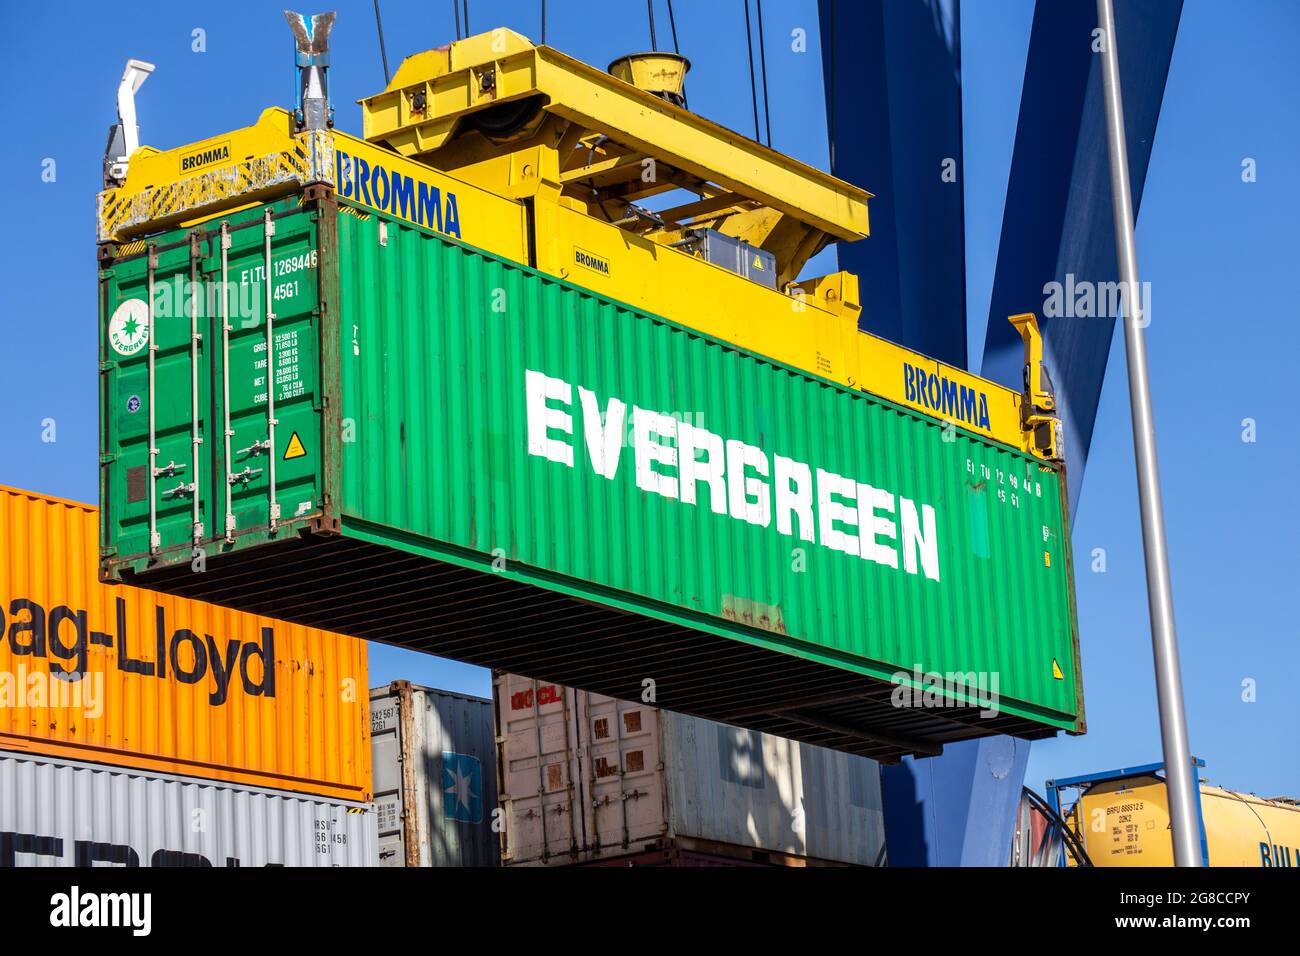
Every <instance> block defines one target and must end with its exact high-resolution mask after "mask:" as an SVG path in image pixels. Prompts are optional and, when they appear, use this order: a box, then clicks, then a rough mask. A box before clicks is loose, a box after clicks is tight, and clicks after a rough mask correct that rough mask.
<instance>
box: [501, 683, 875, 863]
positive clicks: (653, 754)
mask: <svg viewBox="0 0 1300 956" xmlns="http://www.w3.org/2000/svg"><path fill="white" fill-rule="evenodd" d="M493 686H494V695H495V705H496V709H497V728H498V737H497V741H498V752H497V757H498V767H499V771H500V774H501V781H500V786H501V805H502V809H503V818H504V830H505V840H504V858H503V862H504V863H505V864H506V865H507V866H568V865H588V866H593V865H595V866H599V865H606V866H647V865H648V866H664V865H670V866H735V865H741V866H745V865H750V866H752V865H784V866H819V865H863V866H876V865H881V864H883V863H884V862H885V836H884V820H883V814H882V811H881V803H880V771H879V766H878V764H877V763H876V762H875V761H874V760H869V759H867V758H865V757H857V756H853V755H851V754H845V753H841V752H838V751H834V750H827V749H826V748H823V747H817V746H813V745H811V744H807V743H800V742H798V741H793V740H787V739H785V738H782V737H775V736H772V735H770V734H763V733H759V732H757V731H752V730H745V729H742V728H739V727H733V726H730V725H728V724H720V723H715V722H713V721H709V720H703V719H700V718H698V717H690V716H687V715H685V714H679V713H674V712H670V711H666V710H660V709H658V708H656V707H653V706H650V705H647V704H644V703H634V702H629V701H623V700H615V699H613V698H611V697H603V696H601V695H599V694H592V693H587V692H586V691H581V690H574V689H573V688H570V687H565V686H562V685H559V684H553V683H547V682H545V681H536V680H532V679H530V678H527V677H519V676H517V675H514V674H502V673H498V674H496V675H495V677H494V680H493Z"/></svg>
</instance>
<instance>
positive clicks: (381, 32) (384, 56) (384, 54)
mask: <svg viewBox="0 0 1300 956" xmlns="http://www.w3.org/2000/svg"><path fill="white" fill-rule="evenodd" d="M375 26H376V27H377V28H378V29H379V56H380V58H381V59H382V60H383V61H384V86H387V85H388V84H389V82H390V80H391V77H390V76H389V73H388V50H387V49H385V48H384V21H383V20H381V19H380V18H379V0H375Z"/></svg>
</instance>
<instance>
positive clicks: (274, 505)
mask: <svg viewBox="0 0 1300 956" xmlns="http://www.w3.org/2000/svg"><path fill="white" fill-rule="evenodd" d="M274 235H275V220H274V219H272V218H271V210H269V209H268V210H267V211H266V219H265V227H264V240H265V243H266V444H265V446H264V447H265V448H266V474H267V478H268V482H269V486H270V487H269V491H268V494H270V496H271V510H270V528H271V533H272V534H274V533H275V532H276V530H277V529H278V528H279V526H280V503H279V501H277V500H276V497H275V426H276V425H278V424H279V422H277V421H276V420H275V384H276V382H275V375H276V368H275V312H274V310H273V309H272V300H273V297H274V291H275V282H274V279H273V276H274V272H273V270H272V263H271V237H272V236H274Z"/></svg>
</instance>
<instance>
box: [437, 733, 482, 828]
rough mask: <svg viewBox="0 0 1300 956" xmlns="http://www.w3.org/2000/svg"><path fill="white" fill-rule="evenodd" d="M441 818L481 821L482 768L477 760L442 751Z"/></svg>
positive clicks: (470, 821)
mask: <svg viewBox="0 0 1300 956" xmlns="http://www.w3.org/2000/svg"><path fill="white" fill-rule="evenodd" d="M442 815H443V816H444V817H446V818H447V819H448V820H456V821H458V822H461V823H482V822H483V765H482V764H481V763H480V762H479V759H478V758H477V757H471V756H470V755H469V754H458V753H452V752H451V751H450V750H444V751H443V752H442Z"/></svg>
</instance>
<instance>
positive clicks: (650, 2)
mask: <svg viewBox="0 0 1300 956" xmlns="http://www.w3.org/2000/svg"><path fill="white" fill-rule="evenodd" d="M645 6H646V12H647V13H648V14H649V15H650V49H651V51H652V52H654V53H658V52H659V41H658V40H657V39H656V38H655V0H645Z"/></svg>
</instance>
